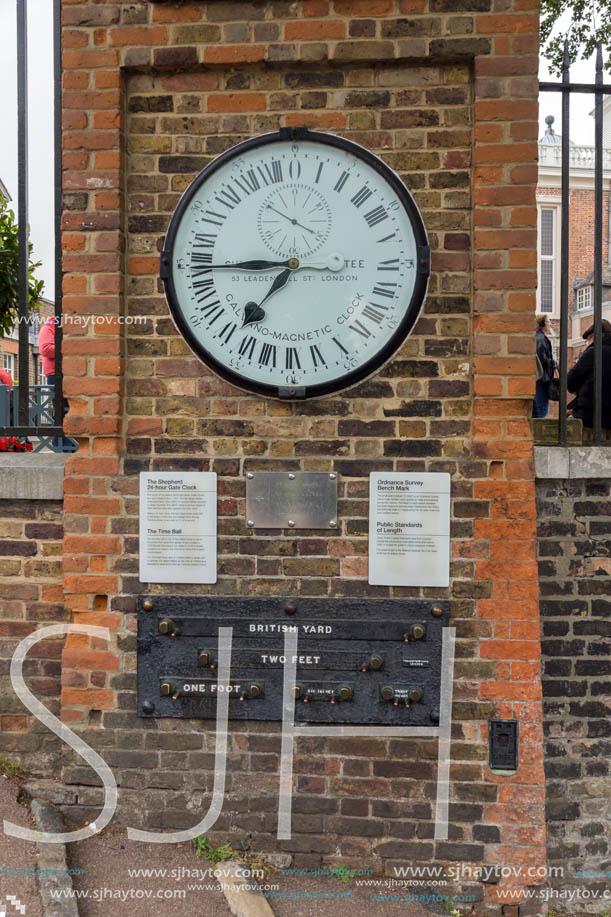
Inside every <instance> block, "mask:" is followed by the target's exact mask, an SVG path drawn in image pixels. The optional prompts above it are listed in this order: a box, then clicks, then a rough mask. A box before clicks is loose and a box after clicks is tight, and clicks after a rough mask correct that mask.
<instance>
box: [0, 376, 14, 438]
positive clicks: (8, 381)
mask: <svg viewBox="0 0 611 917" xmlns="http://www.w3.org/2000/svg"><path fill="white" fill-rule="evenodd" d="M0 385H8V387H9V389H10V391H9V392H8V393H7V394H8V422H9V426H10V427H12V426H13V423H14V412H15V408H14V406H13V396H12V395H11V394H10V392H12V391H13V377H12V376H11V374H10V372H9V371H8V370H7V369H4V368H3V367H2V366H0ZM5 403H6V402H5ZM5 416H6V415H5Z"/></svg>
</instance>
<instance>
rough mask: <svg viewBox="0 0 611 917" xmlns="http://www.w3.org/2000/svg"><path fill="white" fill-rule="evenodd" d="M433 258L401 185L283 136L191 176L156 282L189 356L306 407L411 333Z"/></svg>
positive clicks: (257, 142) (246, 145) (356, 149)
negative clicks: (163, 291)
mask: <svg viewBox="0 0 611 917" xmlns="http://www.w3.org/2000/svg"><path fill="white" fill-rule="evenodd" d="M429 273H430V252H429V247H428V245H427V238H426V231H425V228H424V224H423V222H422V218H421V216H420V213H419V211H418V208H417V207H416V204H415V203H414V201H413V199H412V197H411V195H410V193H409V191H408V190H407V189H406V187H405V185H404V184H403V182H402V181H401V180H400V178H399V177H398V176H397V175H396V174H395V173H394V172H393V171H392V169H390V168H389V167H388V166H387V165H386V164H385V163H383V162H382V160H381V159H379V158H378V157H377V156H374V155H373V154H372V153H370V152H369V151H368V150H366V149H364V148H363V147H361V146H359V145H358V144H356V143H353V142H351V141H348V140H344V139H343V138H341V137H335V136H333V135H331V134H323V133H318V132H311V131H308V130H307V129H306V128H294V129H288V128H285V129H281V130H280V131H279V132H277V133H272V134H264V135H263V136H260V137H256V138H253V139H252V140H246V141H245V142H243V143H240V144H238V145H237V146H234V147H232V148H231V149H230V150H227V152H225V153H223V154H222V155H220V156H219V157H218V158H217V159H215V160H214V161H213V162H212V163H210V165H208V166H206V168H205V169H203V171H202V172H200V174H199V175H198V176H197V177H196V178H195V179H194V181H193V182H192V183H191V185H190V186H189V188H188V189H187V190H186V191H185V193H184V195H183V196H182V198H181V200H180V202H179V204H178V207H177V208H176V211H175V213H174V216H173V217H172V220H171V222H170V226H169V229H168V234H167V236H166V240H165V245H164V249H163V252H162V255H161V277H162V279H163V281H164V283H165V289H166V295H167V299H168V303H169V305H170V309H171V312H172V315H173V317H174V321H175V322H176V325H177V326H178V329H179V331H180V332H181V334H182V335H183V336H184V338H185V339H186V341H187V342H188V344H189V345H190V347H191V348H192V350H193V351H194V352H195V354H196V355H197V356H198V357H199V358H200V359H201V360H202V361H203V362H204V363H205V364H207V365H208V366H209V367H210V368H211V369H212V370H213V371H214V372H215V373H217V374H218V375H219V376H221V377H222V378H223V379H226V380H227V381H228V382H231V383H232V384H234V385H236V386H238V387H239V388H241V389H246V390H247V391H251V392H255V393H257V394H259V395H267V396H271V397H276V398H311V397H316V396H321V395H327V394H330V393H332V392H337V391H339V390H341V389H345V388H347V387H349V386H351V385H354V384H355V383H357V382H360V381H361V380H363V379H365V378H367V377H368V376H370V375H371V374H372V373H374V372H375V371H376V370H378V369H379V368H380V367H381V366H382V365H383V364H384V363H386V362H387V361H388V360H389V359H390V358H391V357H392V356H393V354H394V353H395V352H396V351H397V349H398V348H399V347H400V345H401V344H402V343H403V341H404V340H405V338H406V337H407V335H408V334H409V332H410V331H411V330H412V328H413V326H414V324H415V322H416V319H417V318H418V314H419V312H420V309H421V306H422V302H423V300H424V296H425V293H426V287H427V283H428V276H429Z"/></svg>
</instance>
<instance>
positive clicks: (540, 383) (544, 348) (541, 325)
mask: <svg viewBox="0 0 611 917" xmlns="http://www.w3.org/2000/svg"><path fill="white" fill-rule="evenodd" d="M550 330H551V329H550V325H549V317H548V316H547V315H545V314H543V315H537V332H536V340H537V351H536V353H537V359H538V363H537V385H536V389H535V400H534V402H533V417H547V412H548V410H549V386H550V382H551V381H552V379H553V378H554V372H555V370H556V361H555V360H554V354H553V351H552V343H551V341H550V339H549V338H548V336H547V335H548V334H549V332H550Z"/></svg>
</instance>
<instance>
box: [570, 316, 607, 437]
mask: <svg viewBox="0 0 611 917" xmlns="http://www.w3.org/2000/svg"><path fill="white" fill-rule="evenodd" d="M602 332H603V341H602V344H603V347H602V351H603V359H602V377H603V379H602V426H603V427H605V428H607V429H611V323H610V322H608V321H607V320H606V319H603V320H602ZM583 337H584V339H585V340H586V341H587V340H591V341H592V343H591V344H590V346H589V347H586V349H585V350H584V352H583V353H582V354H581V356H580V357H579V359H578V360H577V362H576V363H575V365H574V366H573V368H572V369H571V370H570V371H569V374H568V376H567V380H566V381H567V388H568V390H569V392H571V393H573V394H574V393H575V392H576V393H577V397H576V398H575V400H574V402H573V404H572V406H571V407H572V411H573V417H577V418H579V419H580V420H581V421H582V422H583V425H584V427H591V426H593V415H594V325H591V326H590V327H589V328H587V329H586V331H584V333H583Z"/></svg>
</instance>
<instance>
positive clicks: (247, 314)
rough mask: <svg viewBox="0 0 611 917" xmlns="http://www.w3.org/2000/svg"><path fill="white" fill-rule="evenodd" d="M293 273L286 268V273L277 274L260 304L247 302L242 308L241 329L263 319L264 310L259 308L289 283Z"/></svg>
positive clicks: (290, 269)
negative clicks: (242, 319)
mask: <svg viewBox="0 0 611 917" xmlns="http://www.w3.org/2000/svg"><path fill="white" fill-rule="evenodd" d="M292 273H293V269H292V268H287V270H286V271H282V273H281V274H278V276H277V277H276V279H275V280H274V282H273V283H272V285H271V287H270V288H269V290H268V291H267V293H266V294H265V296H264V297H263V299H262V300H261V302H260V303H256V302H247V303H246V305H245V306H244V321H243V322H242V328H244V327H245V326H246V325H252V324H253V323H254V322H260V321H261V320H262V319H264V318H265V309H262V308H261V306H262V305H263V303H264V302H267V300H268V299H269V298H270V296H273V295H274V293H277V292H278V290H281V289H282V288H283V287H285V286H286V285H287V283H288V282H289V278H290V276H291V274H292Z"/></svg>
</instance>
